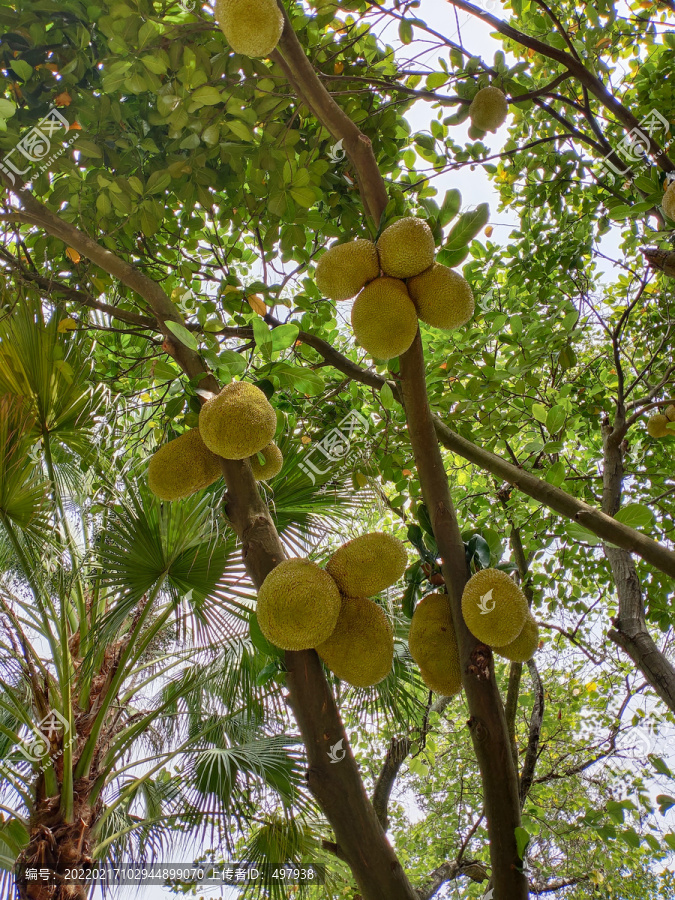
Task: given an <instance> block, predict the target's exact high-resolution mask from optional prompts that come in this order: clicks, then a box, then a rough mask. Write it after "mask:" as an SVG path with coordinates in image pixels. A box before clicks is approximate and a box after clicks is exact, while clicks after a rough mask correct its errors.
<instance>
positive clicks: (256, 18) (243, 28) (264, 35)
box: [215, 0, 284, 57]
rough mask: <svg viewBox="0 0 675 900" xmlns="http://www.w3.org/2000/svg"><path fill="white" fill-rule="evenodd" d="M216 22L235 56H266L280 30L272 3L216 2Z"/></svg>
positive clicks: (279, 17) (281, 19) (281, 25)
mask: <svg viewBox="0 0 675 900" xmlns="http://www.w3.org/2000/svg"><path fill="white" fill-rule="evenodd" d="M215 14H216V22H217V23H218V25H219V26H220V30H221V31H222V32H223V34H224V35H225V37H226V38H227V43H228V44H229V45H230V47H232V49H233V50H234V52H235V53H241V54H242V55H243V56H254V57H265V56H269V55H270V53H271V52H272V51H273V50H274V48H275V47H276V45H277V44H278V43H279V38H280V37H281V32H282V31H283V30H284V17H283V15H282V14H281V10H280V9H279V7H278V6H277V3H276V0H216V7H215Z"/></svg>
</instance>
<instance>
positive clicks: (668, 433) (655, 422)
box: [647, 404, 675, 438]
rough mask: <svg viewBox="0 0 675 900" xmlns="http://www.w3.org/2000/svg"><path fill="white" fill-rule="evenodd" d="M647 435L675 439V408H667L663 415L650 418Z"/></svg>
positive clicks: (658, 414)
mask: <svg viewBox="0 0 675 900" xmlns="http://www.w3.org/2000/svg"><path fill="white" fill-rule="evenodd" d="M647 433H648V434H649V435H650V436H651V437H653V438H664V437H675V406H673V405H672V404H671V405H670V406H667V407H666V409H665V411H664V412H663V413H657V414H656V415H655V416H650V417H649V419H648V420H647Z"/></svg>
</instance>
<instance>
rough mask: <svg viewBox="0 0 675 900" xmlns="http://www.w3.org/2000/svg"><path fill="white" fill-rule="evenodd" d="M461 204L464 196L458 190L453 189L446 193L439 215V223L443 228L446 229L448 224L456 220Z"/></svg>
mask: <svg viewBox="0 0 675 900" xmlns="http://www.w3.org/2000/svg"><path fill="white" fill-rule="evenodd" d="M461 203H462V195H461V194H460V192H459V191H458V190H457V189H456V188H451V189H450V190H449V191H446V192H445V197H444V198H443V205H442V206H441V209H440V212H439V213H438V222H439V224H440V226H441V227H442V228H444V227H445V226H446V225H447V224H448V222H450V221H451V220H452V219H454V218H455V216H456V215H457V213H458V212H459V207H460V205H461Z"/></svg>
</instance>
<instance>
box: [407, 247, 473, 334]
mask: <svg viewBox="0 0 675 900" xmlns="http://www.w3.org/2000/svg"><path fill="white" fill-rule="evenodd" d="M408 293H409V294H410V297H411V299H412V301H413V303H414V304H415V307H416V308H417V315H418V316H419V317H420V319H421V320H422V321H423V322H426V323H427V325H432V326H433V327H434V328H443V329H444V330H446V331H450V330H451V329H453V328H459V327H460V326H461V325H466V323H467V322H468V321H469V319H470V318H471V316H472V315H473V311H474V309H475V303H474V299H473V291H472V290H471V287H470V285H469V282H468V281H467V280H466V278H463V277H462V276H461V275H460V274H459V272H454V271H453V270H452V269H449V268H448V267H447V266H443V265H441V264H440V263H434V264H433V266H431V268H429V269H427V270H426V272H422V274H421V275H416V276H415V277H414V278H411V279H410V280H409V281H408Z"/></svg>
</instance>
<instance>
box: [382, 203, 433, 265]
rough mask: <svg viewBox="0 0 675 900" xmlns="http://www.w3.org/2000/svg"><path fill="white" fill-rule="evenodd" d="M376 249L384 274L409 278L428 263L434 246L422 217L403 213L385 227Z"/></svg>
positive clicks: (431, 236)
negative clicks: (403, 215)
mask: <svg viewBox="0 0 675 900" xmlns="http://www.w3.org/2000/svg"><path fill="white" fill-rule="evenodd" d="M377 251H378V253H379V254H380V265H381V266H382V271H383V272H384V274H385V275H389V276H391V277H392V278H412V277H413V276H414V275H419V274H420V272H424V270H425V269H428V268H429V266H430V265H431V264H432V262H433V261H434V254H435V253H436V245H435V243H434V236H433V234H432V233H431V229H430V228H429V226H428V225H427V223H426V222H425V221H424V219H417V218H415V217H414V216H407V217H406V218H405V219H399V220H398V222H394V224H393V225H390V226H389V227H388V228H385V230H384V231H383V232H382V234H381V235H380V239H379V241H378V242H377Z"/></svg>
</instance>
